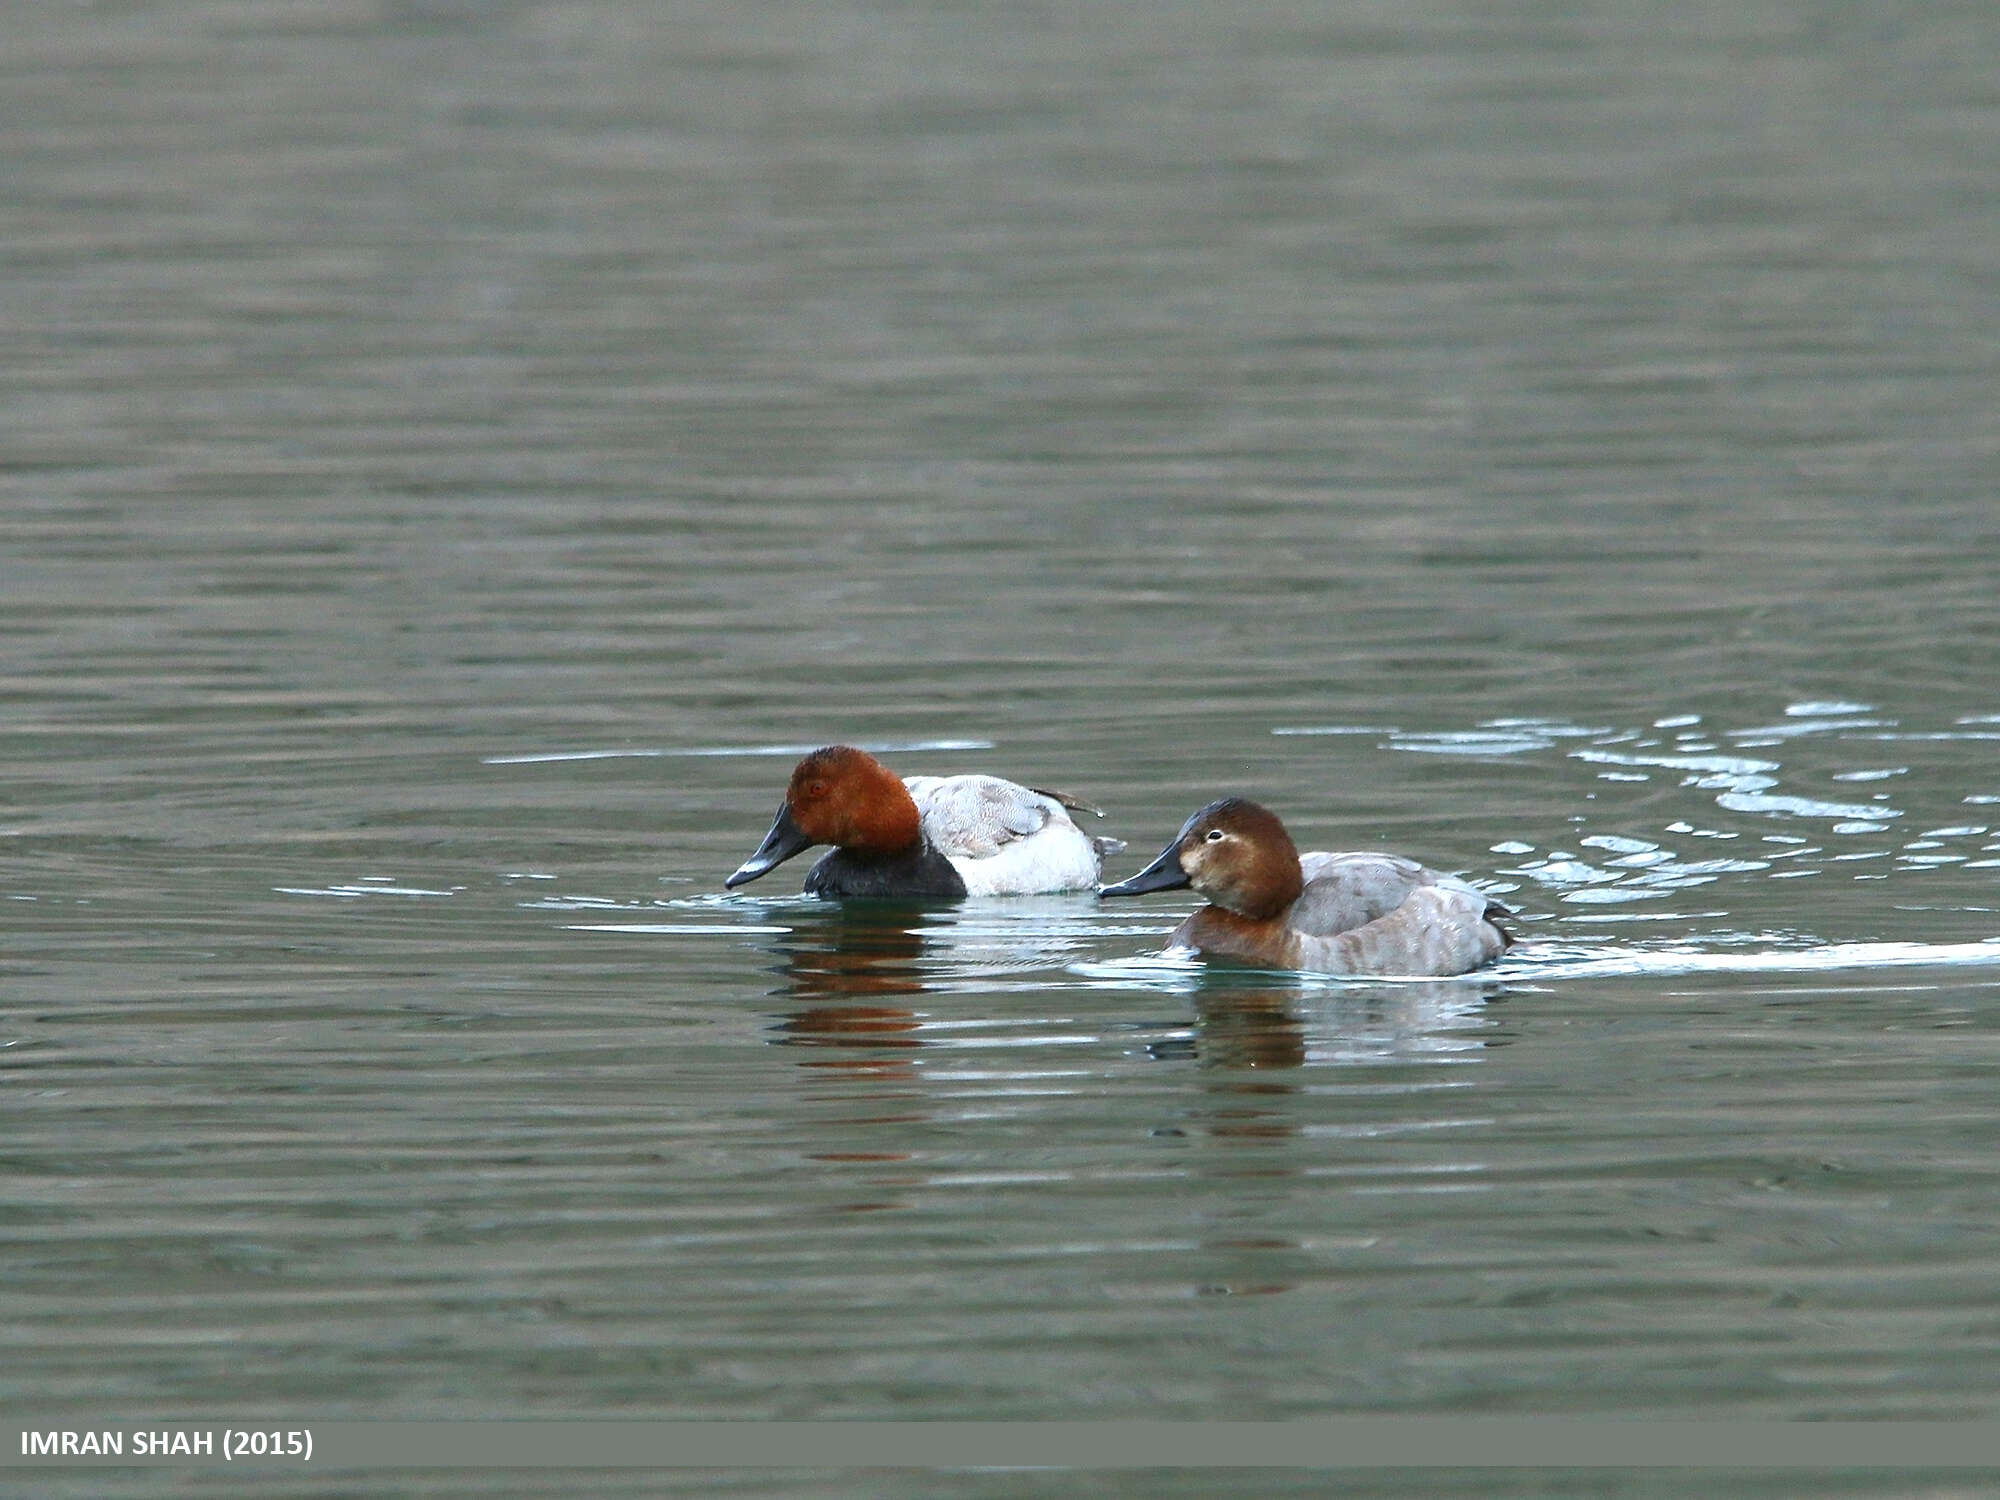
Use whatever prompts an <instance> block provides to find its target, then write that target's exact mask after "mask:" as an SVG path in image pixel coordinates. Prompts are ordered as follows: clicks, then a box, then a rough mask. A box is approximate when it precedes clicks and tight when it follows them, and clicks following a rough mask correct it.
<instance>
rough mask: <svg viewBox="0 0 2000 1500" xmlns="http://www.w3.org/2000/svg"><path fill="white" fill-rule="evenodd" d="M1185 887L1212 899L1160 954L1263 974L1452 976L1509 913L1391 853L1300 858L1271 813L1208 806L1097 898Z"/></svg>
mask: <svg viewBox="0 0 2000 1500" xmlns="http://www.w3.org/2000/svg"><path fill="white" fill-rule="evenodd" d="M1187 885H1191V886H1193V887H1194V888H1195V889H1196V890H1197V891H1199V892H1200V893H1201V894H1202V895H1204V896H1206V897H1208V899H1209V900H1210V901H1211V902H1212V903H1214V904H1213V905H1210V906H1205V907H1203V908H1202V909H1201V910H1200V911H1198V912H1196V913H1195V914H1194V915H1193V916H1191V917H1189V918H1188V919H1187V920H1186V921H1185V922H1183V923H1181V925H1180V926H1179V927H1178V928H1176V929H1175V931H1174V935H1173V938H1172V939H1171V941H1170V944H1169V946H1172V947H1179V948H1192V949H1194V950H1195V951H1196V952H1199V953H1203V954H1206V955H1208V956H1210V957H1215V958H1233V959H1239V960H1242V961H1244V962H1247V963H1252V964H1256V965H1257V966H1258V967H1260V968H1267V969H1299V970H1309V971H1314V972H1318V973H1325V974H1381V975H1427V974H1434V975H1441V976H1442V975H1450V974H1463V973H1466V972H1467V971H1468V970H1471V969H1476V968H1479V967H1480V966H1481V965H1483V964H1487V963H1490V962H1492V961H1493V960H1494V959H1495V958H1498V957H1499V956H1500V954H1501V953H1502V952H1503V951H1504V950H1505V949H1506V947H1507V945H1508V943H1509V942H1510V941H1512V939H1511V938H1510V937H1509V936H1508V935H1507V933H1506V932H1504V931H1503V930H1502V929H1501V928H1500V926H1499V924H1498V921H1497V919H1498V918H1499V917H1502V916H1505V915H1507V914H1508V911H1507V908H1506V907H1505V906H1503V905H1501V904H1500V903H1499V902H1498V901H1496V900H1494V899H1493V898H1492V897H1491V896H1488V895H1487V894H1486V893H1485V892H1484V891H1482V890H1480V889H1478V888H1477V887H1476V886H1473V885H1470V884H1468V883H1467V882H1465V881H1463V880H1460V879H1459V878H1458V877H1456V876H1454V875H1441V874H1439V873H1438V872H1437V871H1435V870H1428V869H1425V868H1424V867H1423V866H1422V865H1420V864H1418V863H1417V862H1416V861H1415V860H1411V859H1404V858H1402V857H1401V856H1399V855H1394V854H1323V853H1317V852H1315V853H1311V854H1303V855H1302V854H1300V853H1299V851H1298V846H1297V845H1296V844H1294V843H1293V842H1292V838H1291V835H1290V834H1289V833H1287V832H1286V831H1285V825H1284V824H1283V823H1281V822H1279V821H1278V817H1277V815H1276V814H1275V813H1273V812H1271V811H1270V810H1269V809H1268V808H1265V807H1261V806H1259V805H1258V804H1257V803H1255V802H1251V801H1248V800H1246V799H1245V798H1242V797H1225V798H1223V799H1222V800H1221V801H1219V802H1211V803H1209V804H1208V806H1206V807H1204V808H1202V809H1201V811H1199V812H1197V813H1196V814H1195V815H1194V816H1193V817H1191V818H1189V819H1188V820H1187V822H1185V823H1183V824H1182V825H1181V831H1180V832H1179V833H1178V834H1176V835H1175V836H1174V841H1173V842H1172V843H1170V844H1168V845H1167V847H1166V848H1165V849H1164V850H1163V851H1162V852H1161V854H1160V857H1159V858H1158V859H1156V860H1154V861H1153V862H1152V863H1151V864H1150V865H1148V866H1147V867H1146V868H1145V869H1143V870H1141V871H1140V872H1139V873H1138V874H1137V875H1134V876H1133V877H1132V878H1131V879H1130V880H1123V881H1120V882H1119V883H1118V884H1116V885H1107V886H1105V887H1104V888H1103V890H1101V891H1099V892H1098V894H1099V895H1100V896H1136V895H1139V894H1141V893H1143V892H1145V891H1164V890H1172V889H1175V888H1177V887H1180V886H1187Z"/></svg>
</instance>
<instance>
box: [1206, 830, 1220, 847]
mask: <svg viewBox="0 0 2000 1500" xmlns="http://www.w3.org/2000/svg"><path fill="white" fill-rule="evenodd" d="M1208 841H1209V842H1210V843H1211V844H1219V843H1221V842H1222V830H1221V829H1220V828H1211V829H1209V830H1208Z"/></svg>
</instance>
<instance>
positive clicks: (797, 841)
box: [722, 802, 813, 891]
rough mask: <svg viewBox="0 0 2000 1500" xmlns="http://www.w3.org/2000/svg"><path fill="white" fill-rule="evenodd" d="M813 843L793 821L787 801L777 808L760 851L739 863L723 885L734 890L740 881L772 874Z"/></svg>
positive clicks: (745, 883)
mask: <svg viewBox="0 0 2000 1500" xmlns="http://www.w3.org/2000/svg"><path fill="white" fill-rule="evenodd" d="M812 845H813V841H812V840H811V839H809V838H807V837H806V836H805V834H804V833H802V832H801V831H800V830H799V825H798V824H796V823H794V822H793V821H792V804H791V803H789V802H787V803H785V804H784V805H783V806H782V807H780V808H779V809H778V816H777V817H776V818H775V819H773V820H772V823H771V831H770V832H769V833H767V834H765V835H764V842H763V843H761V844H759V845H758V846H757V852H756V853H755V854H753V855H751V856H750V857H749V858H748V859H746V860H744V861H743V863H742V864H740V865H738V866H737V867H736V873H735V874H734V875H731V876H730V877H729V878H728V879H727V880H725V881H723V882H722V884H723V888H724V889H725V890H732V891H733V890H735V889H736V887H738V886H739V885H748V884H749V883H750V882H751V881H753V880H755V879H756V878H757V877H758V876H759V875H768V874H770V873H771V871H773V870H775V869H777V868H778V866H779V865H781V864H783V863H784V862H785V861H786V860H788V859H790V858H791V857H792V856H793V855H794V854H797V853H799V852H800V851H802V850H805V849H810V848H812Z"/></svg>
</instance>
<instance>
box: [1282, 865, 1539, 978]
mask: <svg viewBox="0 0 2000 1500" xmlns="http://www.w3.org/2000/svg"><path fill="white" fill-rule="evenodd" d="M1299 865H1300V867H1301V870H1302V872H1303V873H1304V875H1305V877H1306V888H1305V893H1304V894H1303V895H1301V896H1300V897H1299V899H1298V903H1297V904H1296V905H1295V906H1294V907H1293V908H1292V911H1291V916H1290V924H1289V925H1290V926H1291V928H1292V930H1293V931H1294V932H1296V933H1298V934H1300V935H1301V936H1302V937H1304V938H1305V939H1306V945H1305V946H1306V948H1307V949H1308V950H1309V952H1308V953H1307V955H1306V957H1307V958H1308V961H1309V963H1310V965H1311V966H1313V967H1323V968H1326V969H1329V970H1332V971H1336V972H1347V973H1357V974H1457V973H1462V972H1464V971H1465V970H1467V969H1473V968H1477V967H1479V966H1480V965H1481V964H1484V963H1487V962H1489V961H1490V960H1492V959H1493V958H1495V957H1497V956H1498V955H1499V954H1500V953H1501V952H1502V951H1503V950H1504V949H1505V948H1506V946H1507V943H1508V941H1509V938H1508V936H1507V933H1506V931H1505V930H1504V929H1502V928H1501V927H1499V926H1498V925H1497V923H1496V922H1495V920H1494V919H1495V918H1496V917H1498V916H1504V915H1506V914H1507V908H1506V907H1505V906H1504V905H1502V904H1501V903H1500V902H1499V901H1497V900H1496V899H1494V898H1493V897H1491V896H1489V895H1487V894H1486V892H1484V891H1482V890H1480V889H1479V887H1477V886H1475V885H1473V884H1472V883H1471V882H1469V881H1465V880H1461V879H1459V878H1458V877H1457V876H1456V875H1444V874H1440V873H1439V872H1438V871H1436V870H1429V869H1426V868H1424V866H1422V865H1420V864H1418V863H1417V862H1416V861H1415V860H1411V859H1404V858H1402V857H1401V856H1399V855H1394V854H1303V855H1300V856H1299ZM1315 939H1317V940H1318V941H1316V942H1315V941H1314V940H1315Z"/></svg>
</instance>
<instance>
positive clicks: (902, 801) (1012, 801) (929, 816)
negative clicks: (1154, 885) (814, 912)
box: [723, 745, 1124, 899]
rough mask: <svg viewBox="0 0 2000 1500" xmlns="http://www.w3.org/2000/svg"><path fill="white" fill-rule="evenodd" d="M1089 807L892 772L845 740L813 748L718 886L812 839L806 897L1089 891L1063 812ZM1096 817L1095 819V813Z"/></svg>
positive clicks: (1053, 795) (1079, 838) (1013, 789)
mask: <svg viewBox="0 0 2000 1500" xmlns="http://www.w3.org/2000/svg"><path fill="white" fill-rule="evenodd" d="M1071 808H1078V809H1085V808H1087V809H1088V810H1089V811H1091V812H1096V811H1097V810H1096V809H1095V808H1090V807H1088V804H1086V803H1082V802H1079V801H1077V800H1076V799H1075V798H1071V797H1065V796H1063V795H1062V794H1061V793H1058V792H1044V791H1039V790H1036V789H1035V788H1032V787H1025V786H1018V785H1016V784H1015V783H1014V782H1011V781H1003V780H1001V779H1000V778H999V777H997V776H977V775H971V776H911V777H908V778H904V777H899V776H897V775H896V774H895V772H893V771H891V770H890V769H889V768H888V767H887V766H885V765H883V764H882V763H881V762H880V761H878V760H876V759H875V757H874V756H872V755H869V754H868V753H867V752H866V751H863V750H857V749H855V748H854V747H853V746H852V745H829V746H827V747H826V748H825V749H822V750H815V751H813V753H812V754H810V755H808V756H806V757H805V759H803V760H801V761H800V762H799V763H798V765H797V767H796V768H794V770H793V771H792V778H791V781H790V783H789V784H788V785H787V787H786V789H785V800H784V802H783V803H781V804H780V805H779V808H778V814H777V816H776V817H775V818H774V819H772V821H771V831H770V832H769V833H767V834H765V835H764V842H763V843H761V844H759V845H758V846H757V850H756V852H755V853H754V854H752V855H751V856H750V858H748V859H747V860H745V861H744V862H743V863H742V864H741V865H740V866H738V867H737V869H736V871H735V872H734V873H733V874H731V875H730V876H729V878H728V879H727V880H725V881H724V882H723V884H724V886H726V887H727V888H728V889H730V890H734V889H736V887H738V886H741V885H746V884H748V883H749V882H750V881H752V880H755V879H757V878H758V877H759V876H762V875H765V874H768V873H769V872H770V871H772V870H773V869H775V868H777V866H779V865H781V864H783V863H784V862H785V861H786V860H788V859H790V858H792V856H794V855H796V854H798V853H800V852H802V851H803V850H806V849H809V848H811V847H812V846H813V845H815V844H831V845H833V850H832V852H831V853H829V854H826V855H824V856H822V857H821V858H820V860H819V861H818V863H816V864H815V865H814V866H813V867H812V870H811V871H810V872H809V873H808V874H807V876H806V881H805V889H806V891H807V893H808V894H811V895H818V896H833V897H856V896H881V897H894V898H930V897H941V898H946V899H956V898H958V897H961V896H966V895H975V896H978V895H1024V894H1031V893H1039V892H1050V891H1078V890H1090V889H1092V888H1094V887H1095V886H1096V884H1097V880H1098V876H1099V875H1100V874H1101V873H1102V870H1103V859H1102V856H1103V854H1104V853H1105V852H1107V851H1109V850H1113V849H1122V848H1123V847H1124V845H1123V844H1122V843H1120V842H1119V841H1118V840H1116V839H1093V838H1090V837H1088V836H1087V835H1085V834H1084V833H1083V831H1082V830H1081V829H1079V828H1078V827H1077V826H1076V824H1075V823H1074V822H1072V821H1071V819H1070V816H1069V809H1071ZM1098 816H1099V817H1102V816H1103V814H1102V813H1098Z"/></svg>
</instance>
